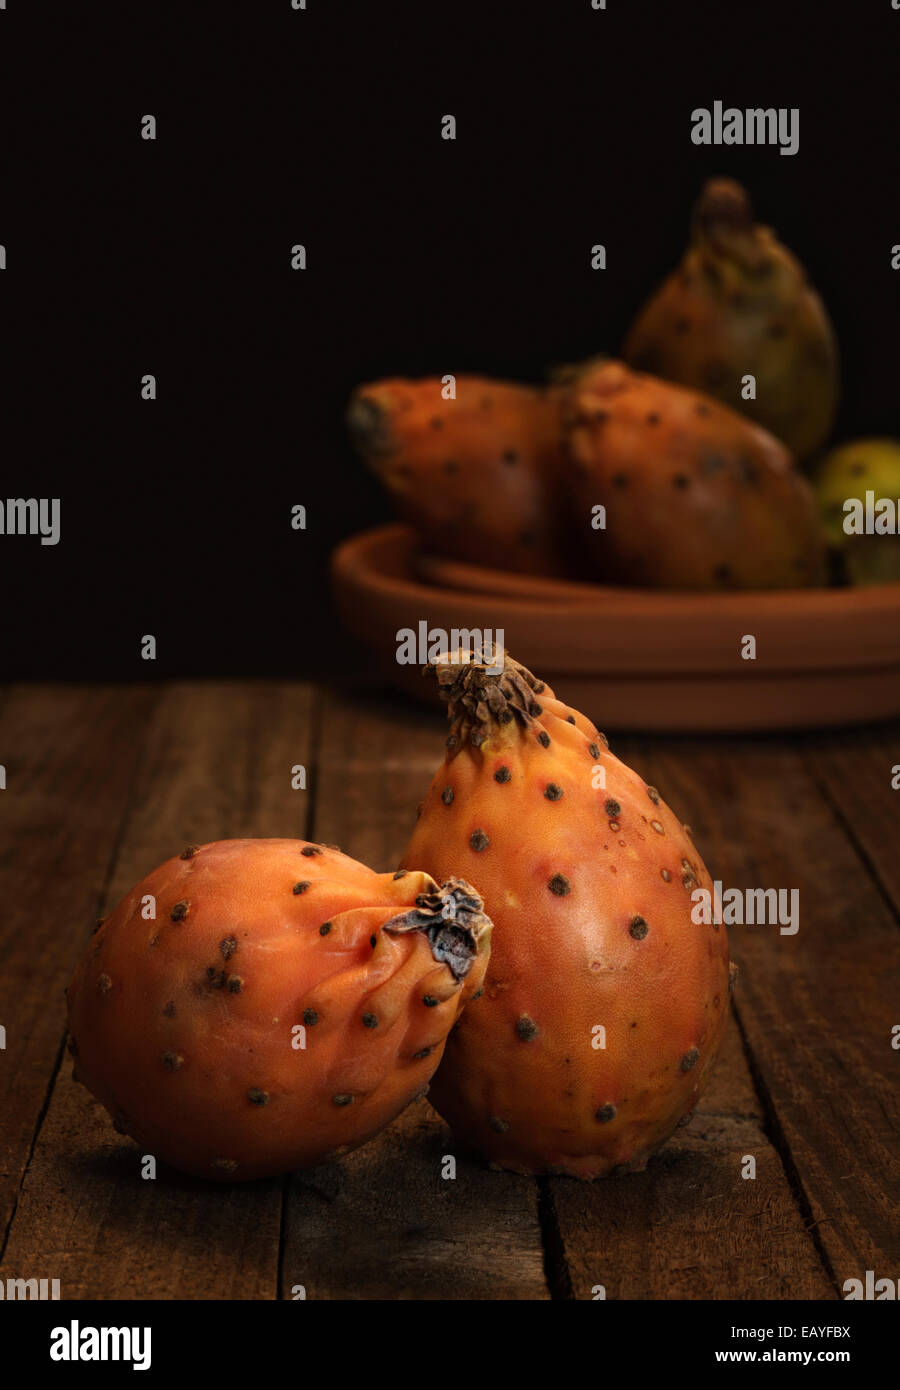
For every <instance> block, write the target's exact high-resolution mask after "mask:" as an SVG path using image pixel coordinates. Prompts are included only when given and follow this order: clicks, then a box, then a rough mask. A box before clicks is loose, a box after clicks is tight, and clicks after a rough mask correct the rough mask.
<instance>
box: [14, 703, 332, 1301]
mask: <svg viewBox="0 0 900 1390" xmlns="http://www.w3.org/2000/svg"><path fill="white" fill-rule="evenodd" d="M311 724H312V712H311V699H310V693H309V691H308V690H307V689H306V688H304V687H302V686H288V685H285V686H278V685H273V684H259V685H255V684H247V685H244V684H234V685H202V684H192V683H191V684H179V685H175V686H171V687H168V688H167V689H166V691H165V695H164V697H163V699H162V701H161V703H160V706H159V708H158V710H157V712H156V716H155V718H154V720H153V723H152V725H151V727H150V730H149V734H148V737H147V741H146V745H145V748H144V750H143V757H142V761H141V768H140V773H139V776H138V780H137V785H136V789H135V796H134V801H133V806H132V809H131V812H130V814H129V816H128V817H127V819H126V822H125V824H124V826H123V828H122V830H123V833H122V844H121V848H120V852H119V854H118V856H117V859H116V863H115V869H114V873H113V875H112V882H111V886H110V891H109V893H108V895H107V904H106V909H105V910H108V909H109V908H111V907H112V906H114V905H115V903H116V902H117V901H118V900H119V898H120V897H121V896H122V894H123V893H124V892H125V891H126V890H127V889H128V888H130V887H131V885H132V884H133V883H134V882H136V881H137V880H138V879H139V878H141V877H143V875H144V874H145V873H147V872H148V871H149V870H150V869H151V868H153V867H154V866H155V865H156V864H158V863H160V862H161V861H162V860H163V859H165V858H168V857H169V856H170V855H172V854H173V853H176V852H177V851H178V850H179V849H180V848H182V847H183V846H184V845H186V844H189V843H191V842H194V843H202V842H204V841H207V840H213V839H224V838H231V837H237V836H244V835H260V836H265V835H298V836H303V835H304V832H305V822H306V819H307V815H308V793H303V792H299V791H292V790H291V786H290V770H291V767H292V766H293V764H295V763H302V764H304V765H306V766H308V765H309V752H310V729H311ZM68 810H69V814H70V813H71V808H68ZM82 916H83V914H82ZM60 920H62V921H64V922H66V923H70V922H71V921H72V913H71V911H69V912H68V913H66V914H65V915H64V916H63V917H61V918H60V917H59V916H57V920H56V924H55V925H56V930H57V931H59V923H60ZM89 934H90V932H89V930H88V929H87V927H86V924H84V925H76V926H75V928H74V931H70V934H69V937H68V938H67V939H68V940H69V944H70V951H69V954H70V955H71V952H72V949H73V947H74V945H75V944H77V946H78V948H79V949H80V947H81V946H82V945H83V942H84V940H85V939H86V938H87V937H88V936H89ZM70 1070H71V1069H70V1068H69V1067H68V1066H66V1067H65V1068H64V1069H63V1072H62V1074H61V1076H60V1079H59V1082H58V1084H57V1085H56V1087H55V1090H54V1093H53V1097H52V1101H51V1103H50V1106H49V1109H48V1112H47V1116H46V1120H45V1122H44V1125H43V1127H42V1129H41V1132H40V1136H39V1138H38V1142H37V1145H36V1148H35V1151H34V1154H33V1157H32V1161H31V1164H30V1166H29V1170H28V1173H27V1175H26V1179H25V1183H24V1185H23V1188H22V1193H21V1197H20V1201H19V1207H18V1210H17V1213H16V1219H15V1221H14V1223H13V1227H12V1232H11V1236H10V1241H9V1245H8V1249H7V1252H6V1259H5V1262H4V1265H3V1267H2V1270H0V1272H2V1274H3V1276H4V1277H16V1276H19V1277H25V1276H27V1275H35V1274H43V1273H49V1272H50V1271H51V1270H52V1273H53V1275H54V1276H55V1277H58V1278H59V1279H60V1280H61V1285H62V1296H63V1297H64V1298H88V1299H104V1298H116V1297H118V1298H123V1297H124V1298H210V1299H232V1298H238V1299H241V1298H250V1299H252V1298H271V1297H274V1296H275V1292H276V1288H277V1268H278V1245H279V1224H280V1214H281V1196H282V1187H283V1183H282V1180H280V1179H276V1180H272V1181H269V1182H259V1183H252V1184H249V1185H243V1184H237V1185H235V1186H234V1187H226V1186H220V1185H218V1184H216V1185H212V1184H207V1183H203V1182H201V1181H198V1180H194V1179H191V1178H188V1177H184V1176H182V1175H180V1174H177V1173H174V1172H173V1171H172V1170H171V1169H167V1168H165V1167H164V1166H163V1165H160V1168H159V1174H158V1177H157V1180H156V1181H155V1182H145V1181H143V1180H142V1179H141V1177H140V1172H139V1151H138V1149H137V1147H136V1146H135V1145H134V1143H133V1142H132V1141H131V1140H129V1139H126V1138H122V1137H120V1136H118V1135H117V1134H115V1132H114V1131H113V1130H112V1128H111V1126H110V1123H109V1120H108V1118H107V1117H106V1115H105V1112H103V1111H102V1109H101V1107H100V1106H99V1105H97V1104H96V1103H94V1102H93V1101H91V1099H90V1097H89V1095H88V1093H87V1091H85V1089H84V1088H83V1087H81V1086H76V1085H75V1084H74V1083H73V1082H72V1080H71V1076H70ZM211 1232H213V1233H214V1239H213V1238H211V1235H210V1233H211Z"/></svg>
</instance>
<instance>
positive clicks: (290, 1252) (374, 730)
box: [283, 696, 549, 1299]
mask: <svg viewBox="0 0 900 1390" xmlns="http://www.w3.org/2000/svg"><path fill="white" fill-rule="evenodd" d="M443 729H444V724H443V721H442V719H441V718H440V716H439V715H437V714H436V715H434V716H431V715H428V714H424V713H422V712H420V711H419V710H416V709H413V708H412V707H411V706H409V705H407V704H405V703H404V702H402V701H400V700H399V699H394V700H391V701H385V700H378V699H375V698H373V697H370V696H367V697H366V701H365V704H364V703H363V702H362V701H358V702H357V701H354V700H353V699H352V698H347V697H337V696H334V697H329V698H328V699H327V701H326V706H325V713H324V717H323V725H322V736H321V745H320V770H319V786H318V791H317V796H316V808H315V834H316V838H317V839H319V840H322V841H325V842H337V843H339V844H340V845H341V847H342V849H343V850H344V851H345V852H346V853H347V854H352V855H353V856H354V857H356V858H359V859H363V860H364V861H365V862H366V863H368V864H371V865H372V867H373V868H378V869H382V870H386V869H389V868H393V867H394V866H395V865H396V864H397V862H398V860H399V857H400V855H401V853H402V851H403V849H404V847H405V845H406V842H407V840H408V838H409V835H410V831H411V829H412V825H413V823H414V820H415V808H416V803H417V802H418V801H419V800H420V799H421V797H422V796H424V794H425V791H426V789H427V787H428V784H429V782H430V780H431V778H432V776H433V775H434V772H435V770H436V768H437V766H438V763H439V762H440V759H441V752H442V744H441V739H442V735H443ZM445 1155H453V1156H454V1157H455V1159H456V1177H455V1178H451V1179H446V1178H443V1177H442V1176H441V1173H442V1165H443V1162H444V1156H445ZM538 1200H539V1198H538V1185H537V1183H536V1182H535V1181H533V1180H529V1179H527V1178H521V1177H517V1176H515V1175H514V1174H510V1173H493V1172H490V1171H489V1170H488V1168H487V1167H486V1166H485V1165H484V1164H483V1163H482V1162H480V1161H479V1160H478V1159H474V1158H471V1157H467V1156H465V1155H464V1154H463V1153H462V1152H461V1151H460V1149H459V1146H457V1145H455V1144H454V1143H453V1142H452V1140H451V1139H450V1136H449V1132H448V1131H447V1129H446V1127H445V1126H444V1124H443V1123H442V1121H441V1120H440V1119H439V1118H438V1116H437V1115H436V1114H435V1113H434V1111H433V1110H432V1109H431V1107H430V1106H428V1105H427V1103H426V1102H424V1101H422V1102H418V1103H416V1104H415V1105H413V1106H411V1107H410V1108H409V1109H408V1110H407V1111H406V1112H405V1113H404V1115H402V1116H401V1117H400V1119H399V1120H397V1121H396V1122H395V1123H394V1124H393V1125H392V1126H390V1127H389V1128H388V1129H387V1130H385V1131H384V1132H383V1133H382V1134H381V1135H379V1136H378V1138H377V1139H375V1140H373V1141H372V1143H370V1144H368V1145H366V1147H365V1148H363V1149H360V1150H357V1151H356V1152H355V1153H353V1154H350V1155H348V1156H347V1157H346V1158H345V1159H343V1160H342V1161H341V1162H340V1163H339V1164H331V1165H327V1166H323V1167H322V1168H319V1169H316V1170H314V1171H313V1172H310V1173H306V1174H303V1173H298V1174H295V1175H294V1176H293V1177H292V1179H291V1185H290V1189H289V1193H288V1199H287V1203H286V1212H285V1230H284V1252H283V1271H284V1288H283V1296H284V1297H286V1298H291V1297H292V1296H293V1295H292V1292H291V1291H292V1288H293V1287H294V1286H296V1285H298V1284H299V1285H302V1286H303V1287H304V1288H305V1290H306V1294H307V1297H309V1298H343V1299H364V1298H390V1299H466V1298H473V1299H493V1298H502V1299H543V1298H547V1297H548V1296H549V1291H548V1288H547V1283H546V1279H545V1276H544V1264H543V1258H544V1257H543V1250H542V1244H541V1226H540V1217H539V1209H538Z"/></svg>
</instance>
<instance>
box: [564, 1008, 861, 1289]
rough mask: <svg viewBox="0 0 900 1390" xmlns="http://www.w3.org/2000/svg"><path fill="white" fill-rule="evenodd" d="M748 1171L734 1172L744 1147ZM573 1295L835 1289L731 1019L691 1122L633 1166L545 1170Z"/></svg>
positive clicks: (739, 1166)
mask: <svg viewBox="0 0 900 1390" xmlns="http://www.w3.org/2000/svg"><path fill="white" fill-rule="evenodd" d="M748 1156H750V1157H752V1158H753V1159H755V1162H756V1176H755V1177H754V1178H744V1177H743V1176H742V1169H743V1168H744V1166H745V1162H746V1158H747V1157H748ZM550 1190H551V1196H552V1201H553V1207H554V1211H555V1216H556V1222H557V1228H558V1232H559V1245H560V1251H561V1254H562V1256H563V1257H564V1259H565V1263H566V1266H567V1274H568V1281H569V1285H568V1288H569V1291H570V1293H571V1296H572V1297H574V1298H581V1299H592V1298H596V1297H597V1290H598V1287H601V1286H602V1288H603V1290H604V1291H605V1293H604V1295H603V1296H605V1297H606V1298H607V1299H622V1298H635V1299H722V1298H740V1299H748V1298H833V1297H834V1289H833V1288H832V1286H831V1284H830V1282H829V1279H828V1276H827V1274H826V1273H825V1271H824V1269H823V1267H822V1263H821V1260H820V1259H819V1257H818V1255H817V1253H816V1249H815V1246H814V1244H813V1241H812V1240H811V1238H810V1236H809V1234H808V1232H807V1230H806V1228H805V1222H804V1220H803V1217H802V1215H801V1213H800V1211H799V1210H798V1207H797V1204H796V1202H795V1200H794V1197H793V1195H792V1193H791V1189H790V1185H789V1183H788V1181H787V1178H786V1176H785V1173H784V1169H783V1167H782V1163H781V1159H780V1157H779V1155H778V1153H777V1152H776V1150H775V1149H774V1147H773V1145H772V1143H771V1141H770V1140H769V1139H768V1138H767V1136H766V1134H765V1132H764V1129H763V1117H762V1109H761V1106H760V1104H759V1101H758V1099H757V1096H756V1093H755V1091H754V1088H753V1084H752V1081H751V1079H750V1074H749V1071H748V1068H747V1063H746V1061H745V1059H744V1055H743V1050H742V1047H741V1042H740V1037H739V1034H738V1029H737V1026H736V1024H735V1022H734V1020H733V1019H732V1020H730V1022H729V1025H728V1030H727V1032H726V1035H725V1041H724V1043H723V1046H722V1052H721V1054H720V1057H719V1061H718V1063H717V1066H716V1069H715V1071H714V1073H713V1078H712V1081H711V1082H710V1087H709V1090H708V1091H707V1092H706V1094H705V1096H704V1097H703V1100H702V1101H701V1104H700V1106H699V1107H698V1110H697V1113H696V1116H695V1118H694V1120H693V1122H692V1123H691V1124H690V1125H689V1126H688V1127H687V1128H686V1129H682V1130H678V1131H676V1133H675V1135H674V1136H673V1137H672V1139H670V1140H669V1142H668V1144H666V1145H665V1146H664V1147H663V1148H662V1149H661V1150H660V1152H659V1153H658V1154H657V1155H655V1157H653V1158H652V1159H651V1160H650V1163H649V1164H648V1166H647V1169H646V1171H645V1172H643V1173H630V1174H627V1175H625V1176H623V1177H616V1178H609V1179H607V1180H606V1181H603V1182H599V1181H598V1182H594V1183H579V1182H576V1181H573V1180H566V1179H563V1178H554V1179H552V1180H551V1181H550Z"/></svg>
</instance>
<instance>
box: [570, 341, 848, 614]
mask: <svg viewBox="0 0 900 1390" xmlns="http://www.w3.org/2000/svg"><path fill="white" fill-rule="evenodd" d="M564 422H565V431H566V439H567V443H568V450H569V455H570V459H571V469H572V479H571V488H572V494H573V497H574V499H575V502H576V506H577V509H578V512H579V514H580V515H581V516H589V515H590V513H591V508H592V507H594V506H596V505H597V504H601V505H603V506H604V507H605V508H606V525H605V529H602V530H597V531H594V532H592V533H591V541H590V548H591V560H592V564H593V567H594V569H593V572H594V575H595V577H597V578H599V579H602V580H604V581H606V582H608V583H612V584H636V585H646V586H648V587H655V586H658V587H661V588H672V589H715V588H723V589H728V588H733V589H781V588H787V589H790V588H805V587H807V586H809V585H813V584H821V583H824V579H825V564H824V555H825V548H824V542H823V538H822V535H821V532H820V527H819V520H818V516H817V513H816V506H815V500H814V498H813V494H812V490H811V488H810V486H809V484H808V483H807V481H806V479H805V478H803V477H802V476H801V474H799V473H798V472H797V471H796V469H794V468H793V467H792V463H791V458H790V455H789V454H788V453H787V451H786V450H785V449H784V448H783V447H782V446H781V445H780V444H779V443H778V441H777V440H776V439H773V437H772V436H771V435H770V434H767V433H766V431H765V430H763V429H760V428H759V426H757V425H754V424H752V423H751V422H750V421H749V420H747V419H745V417H744V416H742V415H738V414H737V413H736V412H735V411H733V410H730V409H729V408H728V407H727V406H724V405H722V404H720V403H719V402H718V401H712V400H710V399H709V398H708V397H705V396H701V395H698V394H697V393H696V392H694V391H687V390H685V388H684V387H681V386H673V385H672V384H671V383H670V382H665V381H660V380H659V379H658V378H656V377H651V376H644V375H642V374H640V373H638V372H632V371H629V369H628V368H627V367H624V366H622V364H621V363H619V362H600V363H593V364H589V365H588V367H587V369H586V370H585V372H584V373H583V374H582V375H581V376H580V377H577V379H576V380H575V381H574V382H573V384H572V385H571V387H570V392H569V398H568V403H567V406H566V410H565V412H564Z"/></svg>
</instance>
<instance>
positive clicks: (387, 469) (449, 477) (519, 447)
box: [347, 376, 564, 574]
mask: <svg viewBox="0 0 900 1390" xmlns="http://www.w3.org/2000/svg"><path fill="white" fill-rule="evenodd" d="M456 392H457V394H456V398H455V399H451V400H445V399H444V397H443V394H442V384H441V381H440V380H439V379H437V378H432V379H426V380H423V381H404V380H400V379H393V380H388V381H378V382H374V383H373V384H371V385H369V386H360V387H359V388H358V389H357V390H356V391H355V392H354V393H353V396H352V398H351V401H350V406H349V409H348V412H347V423H348V427H349V430H350V434H351V437H352V438H353V440H354V442H355V444H356V446H357V448H358V449H359V451H360V453H361V454H362V456H363V458H364V459H365V461H366V463H367V464H368V465H369V467H370V468H371V469H372V470H373V472H374V473H375V474H376V475H377V476H378V478H379V479H380V480H381V482H382V483H383V484H384V485H385V487H386V488H387V489H388V491H389V492H390V494H391V496H392V498H393V499H394V502H395V504H396V506H397V508H398V511H399V513H400V516H401V518H402V519H403V520H404V521H407V522H409V524H410V525H411V526H412V527H413V529H414V530H415V531H416V533H417V535H418V537H419V539H420V541H421V543H422V545H423V547H424V548H425V549H426V550H430V551H432V552H433V553H434V554H436V555H444V556H447V557H449V558H451V559H456V560H465V561H469V562H471V563H474V564H479V565H485V566H487V567H488V568H494V569H509V570H516V571H524V572H529V573H532V574H554V573H557V572H561V571H562V570H563V568H564V565H563V562H562V558H561V549H560V545H559V541H558V526H559V524H560V509H559V505H558V502H556V500H555V499H554V498H553V496H552V492H553V486H554V479H555V478H556V476H557V473H558V469H559V426H558V419H557V412H556V407H555V403H554V401H553V399H552V398H551V395H550V394H549V393H547V392H544V391H541V390H538V389H536V388H534V387H530V386H517V385H513V384H511V383H509V382H503V381H489V380H487V379H485V378H483V377H474V376H460V377H457V380H456Z"/></svg>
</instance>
